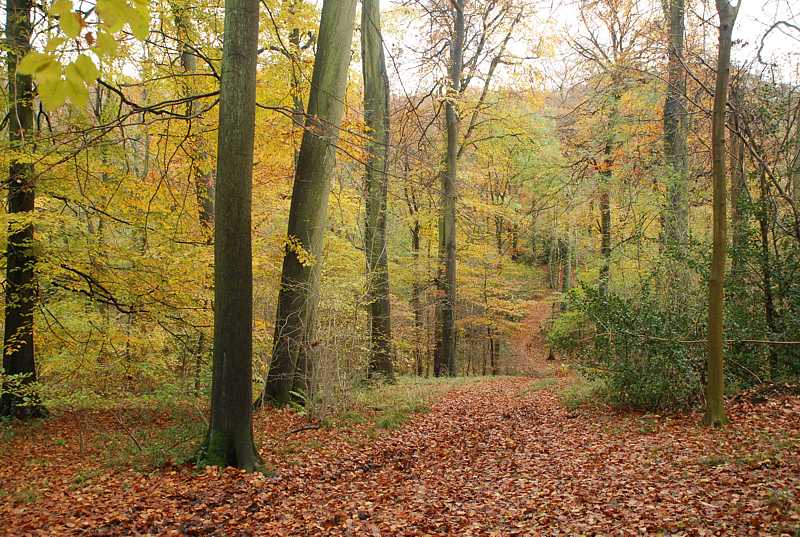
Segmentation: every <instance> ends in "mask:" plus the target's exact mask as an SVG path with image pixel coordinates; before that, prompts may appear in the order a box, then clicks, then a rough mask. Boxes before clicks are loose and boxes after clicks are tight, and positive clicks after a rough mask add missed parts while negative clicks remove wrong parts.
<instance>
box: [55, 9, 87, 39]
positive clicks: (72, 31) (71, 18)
mask: <svg viewBox="0 0 800 537" xmlns="http://www.w3.org/2000/svg"><path fill="white" fill-rule="evenodd" d="M59 23H60V25H61V30H62V31H63V32H64V33H65V34H66V35H67V37H69V38H71V39H74V38H76V37H78V36H79V35H80V34H81V27H82V26H83V24H82V23H83V20H82V19H81V16H80V14H78V13H66V14H64V15H62V16H61V18H60V19H59Z"/></svg>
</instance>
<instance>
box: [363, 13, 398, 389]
mask: <svg viewBox="0 0 800 537" xmlns="http://www.w3.org/2000/svg"><path fill="white" fill-rule="evenodd" d="M361 66H362V70H363V75H364V120H365V123H366V125H367V129H368V131H369V135H370V138H369V140H368V142H367V163H366V183H367V184H366V190H367V202H366V209H367V214H366V225H365V226H364V243H365V244H364V250H365V251H366V254H367V300H368V302H369V320H370V338H371V349H370V360H369V372H370V375H372V374H375V373H377V374H379V375H382V376H383V377H384V378H386V379H388V380H390V381H394V371H393V369H392V329H391V317H390V305H389V263H388V254H387V241H386V197H387V195H388V188H389V174H388V164H389V75H388V74H387V72H386V59H385V57H384V53H383V37H382V34H381V11H380V2H379V0H363V1H362V3H361Z"/></svg>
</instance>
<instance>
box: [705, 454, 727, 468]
mask: <svg viewBox="0 0 800 537" xmlns="http://www.w3.org/2000/svg"><path fill="white" fill-rule="evenodd" d="M728 462H729V461H728V458H727V457H724V456H722V455H711V456H708V457H703V458H702V459H700V464H702V465H703V466H708V467H709V468H716V467H717V466H724V465H726V464H728Z"/></svg>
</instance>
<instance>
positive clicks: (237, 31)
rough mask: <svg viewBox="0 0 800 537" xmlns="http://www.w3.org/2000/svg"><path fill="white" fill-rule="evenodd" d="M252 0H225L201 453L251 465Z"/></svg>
mask: <svg viewBox="0 0 800 537" xmlns="http://www.w3.org/2000/svg"><path fill="white" fill-rule="evenodd" d="M258 5H259V4H258V0H226V2H225V37H224V43H223V59H222V62H223V66H222V82H221V88H220V114H219V140H218V150H217V174H216V176H217V178H218V183H217V190H216V200H215V202H216V210H217V216H218V218H217V219H216V223H215V226H214V262H215V265H214V362H213V372H212V375H213V377H212V388H211V420H210V423H209V430H208V437H207V439H206V443H205V445H204V446H203V450H202V452H201V461H202V463H204V464H208V465H214V466H236V467H238V468H244V469H246V470H255V469H258V468H259V467H260V466H261V459H260V457H259V455H258V451H257V450H256V447H255V444H254V442H253V420H252V405H253V400H252V367H253V363H252V357H253V332H252V331H253V328H252V326H253V264H252V259H253V257H252V256H253V253H252V245H251V215H250V212H251V205H252V174H253V137H254V133H255V98H256V59H257V57H258V52H257V49H258Z"/></svg>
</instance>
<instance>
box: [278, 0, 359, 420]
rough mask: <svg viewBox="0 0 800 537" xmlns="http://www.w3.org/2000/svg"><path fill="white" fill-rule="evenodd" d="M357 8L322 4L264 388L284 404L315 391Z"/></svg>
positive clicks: (338, 2)
mask: <svg viewBox="0 0 800 537" xmlns="http://www.w3.org/2000/svg"><path fill="white" fill-rule="evenodd" d="M355 9H356V2H355V0H326V1H325V2H323V4H322V15H321V18H320V25H319V39H318V41H317V53H316V58H315V62H314V71H313V74H312V75H311V93H310V95H309V98H308V111H307V115H306V123H305V131H304V132H303V140H302V142H301V143H300V153H299V155H298V158H297V167H296V170H295V177H294V186H293V188H292V204H291V207H290V209H289V225H288V232H287V240H286V250H285V252H284V257H283V269H282V272H281V287H280V292H279V295H278V312H277V315H276V318H275V337H274V344H273V350H272V360H271V362H270V368H269V373H268V375H267V381H266V385H265V387H264V399H265V400H267V401H271V402H272V403H274V404H277V405H284V404H286V403H288V402H289V400H290V398H291V392H292V391H293V390H294V391H296V392H307V391H308V388H309V380H310V379H309V377H310V374H311V370H310V367H311V365H312V364H311V362H310V360H309V356H308V351H309V350H310V349H309V345H311V344H313V328H314V322H315V314H314V313H315V312H314V310H315V308H316V303H317V300H318V294H319V278H320V268H321V267H320V265H321V262H322V247H323V243H324V239H325V222H326V219H327V211H328V194H329V192H330V179H331V173H332V172H333V166H334V163H335V159H336V143H337V140H338V136H339V126H340V123H341V121H342V114H343V112H344V94H345V88H346V85H347V71H348V65H349V62H350V43H351V41H352V39H353V26H354V22H355V21H354V19H355Z"/></svg>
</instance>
